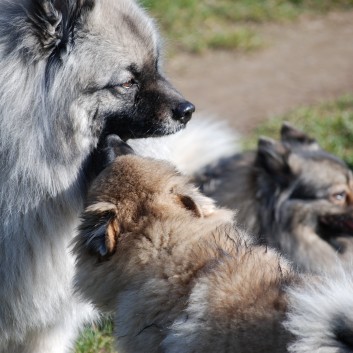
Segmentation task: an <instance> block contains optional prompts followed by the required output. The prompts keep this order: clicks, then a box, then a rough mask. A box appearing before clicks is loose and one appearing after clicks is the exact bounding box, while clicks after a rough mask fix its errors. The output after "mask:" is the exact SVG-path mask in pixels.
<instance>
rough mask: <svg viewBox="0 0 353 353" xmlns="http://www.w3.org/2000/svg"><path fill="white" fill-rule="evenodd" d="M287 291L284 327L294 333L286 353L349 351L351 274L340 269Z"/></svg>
mask: <svg viewBox="0 0 353 353" xmlns="http://www.w3.org/2000/svg"><path fill="white" fill-rule="evenodd" d="M310 282H311V283H310V284H306V285H305V286H304V288H303V287H301V288H297V289H291V290H289V292H288V294H289V298H290V310H289V315H288V319H287V321H286V322H285V327H286V328H287V330H289V331H290V332H291V333H292V334H293V335H294V336H295V340H294V342H293V343H292V344H290V346H289V349H288V351H289V352H290V353H311V352H320V353H348V352H353V275H352V274H351V273H349V271H345V270H343V269H342V268H341V269H339V270H338V271H337V273H336V274H335V275H334V276H332V275H331V274H330V277H327V276H326V277H324V278H323V279H319V278H317V281H315V282H314V283H313V282H312V280H310Z"/></svg>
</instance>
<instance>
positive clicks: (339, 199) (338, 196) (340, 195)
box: [331, 191, 347, 204]
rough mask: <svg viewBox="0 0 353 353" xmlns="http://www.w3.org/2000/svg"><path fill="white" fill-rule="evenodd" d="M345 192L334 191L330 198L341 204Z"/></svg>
mask: <svg viewBox="0 0 353 353" xmlns="http://www.w3.org/2000/svg"><path fill="white" fill-rule="evenodd" d="M346 197H347V193H346V192H345V191H340V192H335V193H334V194H332V195H331V200H332V201H333V202H335V203H340V204H342V203H343V202H345V201H346Z"/></svg>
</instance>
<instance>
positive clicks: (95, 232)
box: [79, 202, 120, 257]
mask: <svg viewBox="0 0 353 353" xmlns="http://www.w3.org/2000/svg"><path fill="white" fill-rule="evenodd" d="M79 232H80V237H81V238H82V242H83V244H84V245H85V246H86V248H87V249H88V250H89V251H90V252H91V253H93V254H96V255H98V256H100V257H106V256H109V255H112V254H113V253H114V252H115V249H116V245H117V238H118V236H119V233H120V227H119V224H118V220H117V209H116V207H115V205H113V204H112V203H109V202H98V203H96V204H93V205H91V206H89V207H88V208H87V209H86V210H85V211H84V213H83V215H82V223H81V225H80V227H79Z"/></svg>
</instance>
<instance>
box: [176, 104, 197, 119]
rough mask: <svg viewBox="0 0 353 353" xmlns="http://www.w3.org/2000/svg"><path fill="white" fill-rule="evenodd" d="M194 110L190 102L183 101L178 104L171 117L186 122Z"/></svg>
mask: <svg viewBox="0 0 353 353" xmlns="http://www.w3.org/2000/svg"><path fill="white" fill-rule="evenodd" d="M194 112H195V106H194V105H193V104H192V103H190V102H188V101H185V102H183V103H179V104H178V106H177V107H176V109H175V110H174V112H173V113H174V114H173V119H174V120H177V121H180V122H181V123H183V124H186V123H187V122H188V121H189V120H190V119H191V116H192V113H194Z"/></svg>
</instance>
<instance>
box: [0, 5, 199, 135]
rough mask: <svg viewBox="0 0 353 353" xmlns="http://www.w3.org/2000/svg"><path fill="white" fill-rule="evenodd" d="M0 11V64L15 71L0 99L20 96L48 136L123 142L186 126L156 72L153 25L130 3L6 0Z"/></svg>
mask: <svg viewBox="0 0 353 353" xmlns="http://www.w3.org/2000/svg"><path fill="white" fill-rule="evenodd" d="M0 12H1V14H0V35H1V40H0V56H1V57H0V59H1V60H3V63H4V65H6V62H7V61H11V62H12V63H13V62H14V61H15V58H16V64H17V65H23V71H22V73H21V74H19V75H18V76H19V77H18V80H17V82H18V91H17V92H16V93H17V94H16V97H17V98H14V97H8V99H10V101H13V99H15V100H16V99H17V100H18V99H19V98H18V96H22V102H21V104H23V103H24V102H23V96H26V99H28V100H29V101H31V102H30V104H31V107H30V109H29V111H30V113H29V115H31V114H32V113H33V114H37V115H39V116H41V118H43V116H44V115H46V119H47V120H48V123H49V129H51V128H55V129H56V131H58V134H60V131H62V133H63V134H65V136H66V137H67V136H72V135H73V134H72V132H75V133H76V135H75V136H76V138H75V139H77V134H81V135H83V138H88V139H89V141H92V140H94V139H95V138H96V139H98V138H99V137H100V136H101V135H102V134H111V133H114V134H118V135H119V136H121V137H122V138H123V139H127V138H133V137H147V136H158V135H164V134H170V133H174V132H176V131H178V130H179V129H181V128H182V127H184V126H185V124H186V123H187V122H188V121H189V120H190V118H191V115H192V113H193V112H194V109H195V108H194V106H193V105H192V104H191V103H190V102H188V101H186V100H185V99H184V98H183V97H182V96H181V95H180V94H179V93H178V92H177V91H176V89H175V88H173V86H172V85H171V84H170V83H169V82H168V80H167V79H166V78H165V77H164V76H163V74H162V73H161V71H160V45H159V39H158V35H157V33H156V30H155V26H154V24H153V21H152V20H151V19H150V18H149V17H148V16H147V15H146V14H145V13H144V11H143V10H142V9H141V8H140V7H138V6H137V5H136V3H135V2H134V1H132V0H75V1H74V0H21V1H19V0H16V1H15V0H13V1H6V2H3V3H2V4H0ZM13 65H14V64H13ZM12 70H14V68H12ZM15 70H18V66H17V68H16V69H15ZM9 71H10V69H9ZM9 74H10V72H9ZM5 75H6V73H5ZM4 84H6V82H4ZM25 85H26V86H27V87H26V88H27V90H26V92H24V91H25V89H26V88H25V87H24V86H25ZM4 91H5V89H4ZM13 91H14V88H13V85H12V88H11V92H13ZM6 92H7V93H5V94H8V92H9V89H7V90H6ZM30 95H32V97H30V98H29V96H30ZM38 97H41V98H40V100H39V98H38ZM8 99H7V102H9V100H8ZM17 104H20V101H18V102H17ZM43 110H44V111H43ZM91 137H93V139H92V138H91ZM81 140H82V139H81Z"/></svg>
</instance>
